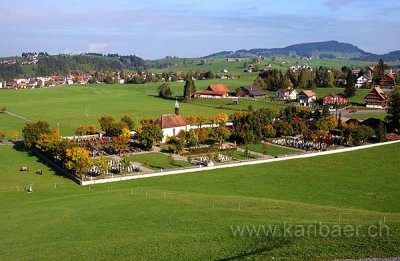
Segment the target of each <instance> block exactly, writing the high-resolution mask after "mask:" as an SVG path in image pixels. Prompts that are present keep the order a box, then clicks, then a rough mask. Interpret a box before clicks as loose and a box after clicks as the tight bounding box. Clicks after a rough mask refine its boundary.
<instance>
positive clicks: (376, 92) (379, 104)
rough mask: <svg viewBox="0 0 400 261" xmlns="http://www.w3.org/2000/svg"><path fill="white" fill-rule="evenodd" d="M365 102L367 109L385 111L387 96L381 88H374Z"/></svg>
mask: <svg viewBox="0 0 400 261" xmlns="http://www.w3.org/2000/svg"><path fill="white" fill-rule="evenodd" d="M364 100H365V104H366V107H367V108H377V109H384V108H386V106H387V96H386V94H385V93H384V92H383V91H382V89H381V87H379V86H375V87H374V88H372V90H371V91H370V92H369V93H368V95H367V96H365V98H364Z"/></svg>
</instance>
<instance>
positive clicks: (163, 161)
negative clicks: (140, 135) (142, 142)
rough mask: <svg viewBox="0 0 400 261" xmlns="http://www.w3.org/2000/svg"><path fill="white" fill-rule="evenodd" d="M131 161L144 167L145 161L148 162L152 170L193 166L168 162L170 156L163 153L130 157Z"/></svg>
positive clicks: (186, 163)
mask: <svg viewBox="0 0 400 261" xmlns="http://www.w3.org/2000/svg"><path fill="white" fill-rule="evenodd" d="M128 158H129V160H130V161H133V162H139V163H140V164H142V165H143V163H144V162H145V160H148V166H147V167H149V168H151V169H156V170H159V169H175V168H182V167H189V166H191V165H190V164H189V163H188V162H186V161H181V160H175V161H174V163H172V164H171V162H170V161H169V160H168V156H166V155H164V154H162V153H145V154H138V155H133V156H129V157H128Z"/></svg>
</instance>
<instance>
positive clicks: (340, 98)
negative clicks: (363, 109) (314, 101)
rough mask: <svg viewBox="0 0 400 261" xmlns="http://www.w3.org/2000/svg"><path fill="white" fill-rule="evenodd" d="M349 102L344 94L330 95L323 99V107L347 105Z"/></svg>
mask: <svg viewBox="0 0 400 261" xmlns="http://www.w3.org/2000/svg"><path fill="white" fill-rule="evenodd" d="M347 103H348V100H347V98H346V97H345V96H344V95H343V94H334V93H331V94H328V95H325V96H324V97H323V98H322V105H347Z"/></svg>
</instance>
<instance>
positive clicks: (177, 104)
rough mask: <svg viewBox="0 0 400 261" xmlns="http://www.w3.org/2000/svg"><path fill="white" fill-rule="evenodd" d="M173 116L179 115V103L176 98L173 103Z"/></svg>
mask: <svg viewBox="0 0 400 261" xmlns="http://www.w3.org/2000/svg"><path fill="white" fill-rule="evenodd" d="M175 115H179V103H178V98H177V99H176V101H175Z"/></svg>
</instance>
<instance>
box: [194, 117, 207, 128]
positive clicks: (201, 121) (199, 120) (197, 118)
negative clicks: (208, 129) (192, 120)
mask: <svg viewBox="0 0 400 261" xmlns="http://www.w3.org/2000/svg"><path fill="white" fill-rule="evenodd" d="M206 121H207V119H206V118H204V117H202V116H198V117H196V123H198V124H199V125H200V128H201V126H202V125H203V124H204V123H205V122H206Z"/></svg>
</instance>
